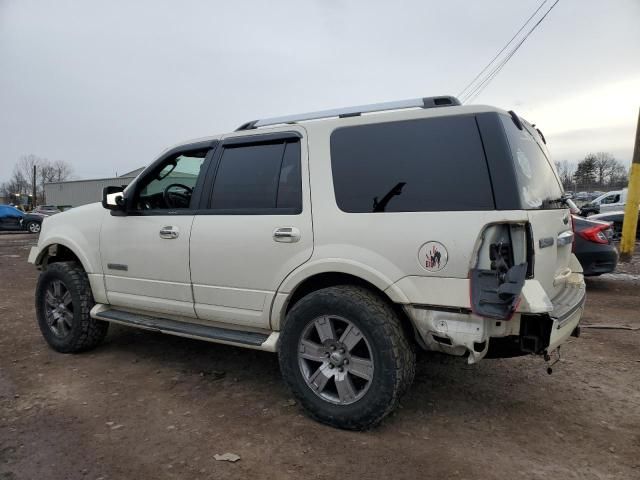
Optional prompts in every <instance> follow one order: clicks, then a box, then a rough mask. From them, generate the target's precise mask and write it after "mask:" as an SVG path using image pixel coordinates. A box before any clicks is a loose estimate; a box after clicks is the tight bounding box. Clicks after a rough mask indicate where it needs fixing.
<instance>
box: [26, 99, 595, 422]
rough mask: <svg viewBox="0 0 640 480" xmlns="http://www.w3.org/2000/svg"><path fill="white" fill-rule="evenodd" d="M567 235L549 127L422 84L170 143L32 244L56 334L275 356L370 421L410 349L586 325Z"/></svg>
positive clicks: (321, 398)
mask: <svg viewBox="0 0 640 480" xmlns="http://www.w3.org/2000/svg"><path fill="white" fill-rule="evenodd" d="M103 208H104V209H106V210H103ZM572 242H573V232H572V224H571V217H570V213H569V209H568V208H567V207H566V206H565V204H564V201H563V191H562V187H561V185H560V182H559V181H558V177H557V173H556V172H555V169H554V167H553V163H552V162H551V161H550V158H549V154H548V151H547V147H546V143H545V139H544V136H543V135H542V133H541V132H540V131H539V130H537V129H536V128H535V127H534V126H533V125H530V124H529V123H527V122H526V121H525V120H523V119H521V118H520V117H518V116H517V115H516V114H515V113H513V112H506V111H503V110H500V109H497V108H493V107H488V106H462V105H460V103H459V102H458V101H457V100H456V99H455V98H453V97H428V98H421V99H416V100H408V101H400V102H391V103H387V104H378V105H367V106H360V107H349V108H344V109H339V110H332V111H326V112H314V113H309V114H300V115H292V116H288V117H278V118H273V119H262V120H255V121H252V122H247V123H246V124H244V125H242V126H241V127H240V128H239V129H238V130H236V131H235V132H231V133H227V134H223V135H217V136H214V137H210V138H205V139H199V140H197V141H193V142H186V143H184V144H180V145H178V146H176V147H174V148H172V149H170V150H167V151H165V152H164V153H163V154H162V155H161V156H160V157H159V158H158V159H157V160H156V161H155V162H153V163H152V164H151V165H150V166H149V167H147V168H146V169H145V170H144V171H143V172H142V173H141V174H140V175H139V176H138V177H137V178H136V180H135V181H134V182H132V183H131V184H130V185H129V186H128V187H127V188H126V189H125V190H124V191H122V189H120V188H118V187H108V188H107V189H106V190H105V192H104V196H103V203H102V206H100V205H98V204H96V205H89V206H85V207H81V208H77V209H73V210H71V211H70V212H64V213H62V214H58V215H55V216H54V217H51V218H50V219H49V220H47V222H45V224H44V228H43V231H42V233H41V235H40V238H39V241H38V246H37V247H34V249H33V250H32V252H31V255H30V256H29V260H30V261H31V262H32V263H34V264H36V265H37V266H38V267H39V268H40V269H41V270H42V273H41V275H40V280H39V282H38V287H37V290H36V311H37V314H38V321H39V325H40V329H41V330H42V333H43V335H44V337H45V339H46V340H47V341H48V343H49V344H50V345H51V346H52V347H53V348H54V349H56V350H58V351H61V352H78V351H82V350H86V349H89V348H91V347H94V346H95V345H97V344H98V343H100V342H101V341H102V339H103V338H104V336H105V335H106V332H107V326H108V324H109V322H115V323H120V324H125V325H129V326H133V327H139V328H145V329H150V330H155V331H159V332H162V333H168V334H173V335H181V336H186V337H189V338H196V339H202V340H206V341H210V342H217V343H225V344H230V345H236V346H241V347H247V348H255V349H261V350H265V351H271V352H277V353H278V356H279V361H280V367H281V371H282V374H283V377H284V379H285V381H286V383H287V384H288V385H289V387H290V388H291V390H292V392H293V394H294V395H295V397H296V398H297V399H298V401H299V403H300V405H301V406H302V407H303V408H304V409H305V410H306V411H307V413H308V414H310V415H311V416H313V417H314V418H316V419H318V420H320V421H322V422H325V423H328V424H330V425H334V426H337V427H340V428H349V429H365V428H370V427H372V426H373V425H375V424H376V423H378V422H379V421H380V420H381V419H382V418H384V417H385V416H386V415H387V414H388V413H389V412H391V411H392V410H393V409H394V408H395V407H396V406H397V405H398V402H399V399H400V397H401V396H402V394H403V393H404V392H406V391H407V389H408V387H409V385H410V384H411V382H412V380H413V376H414V371H415V347H416V346H419V347H421V348H424V349H427V350H434V351H440V352H444V353H448V354H452V355H456V356H460V357H463V358H466V360H467V361H468V362H469V363H476V362H478V361H480V360H481V359H483V358H485V357H512V356H517V355H524V354H536V355H540V356H543V357H544V358H546V359H548V358H549V356H550V355H551V354H552V353H553V352H554V351H556V350H557V349H558V347H559V346H560V345H561V344H562V343H563V342H565V341H566V340H567V338H568V337H569V336H570V335H571V334H572V333H573V334H577V333H578V331H579V327H578V325H579V322H580V318H581V316H582V311H583V306H584V299H585V286H584V280H583V276H582V269H581V267H580V264H579V263H578V261H577V259H576V258H575V256H574V255H573V254H572V252H571V249H572ZM498 367H499V365H497V364H496V368H498Z"/></svg>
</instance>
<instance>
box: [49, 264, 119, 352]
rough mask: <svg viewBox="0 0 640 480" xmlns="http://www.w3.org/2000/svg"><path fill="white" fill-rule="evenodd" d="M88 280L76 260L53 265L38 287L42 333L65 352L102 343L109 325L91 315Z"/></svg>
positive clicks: (54, 345)
mask: <svg viewBox="0 0 640 480" xmlns="http://www.w3.org/2000/svg"><path fill="white" fill-rule="evenodd" d="M93 305H94V301H93V295H92V293H91V287H90V285H89V279H88V278H87V274H86V273H85V272H84V270H83V269H82V267H80V265H78V264H77V263H75V262H57V263H52V264H50V265H49V266H48V267H47V269H46V270H43V271H42V273H40V278H39V279H38V285H37V286H36V315H37V317H38V326H39V327H40V331H41V332H42V336H43V337H44V339H45V340H46V341H47V343H48V344H49V346H51V348H53V349H54V350H57V351H58V352H62V353H73V352H79V351H82V350H89V349H91V348H93V347H95V346H97V345H98V344H99V343H101V342H102V340H103V339H104V337H105V336H106V335H107V330H108V328H109V324H108V323H107V322H102V321H100V320H95V319H93V318H91V317H90V315H89V312H90V311H91V308H92V307H93Z"/></svg>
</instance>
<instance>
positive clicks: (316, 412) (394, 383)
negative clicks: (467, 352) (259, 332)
mask: <svg viewBox="0 0 640 480" xmlns="http://www.w3.org/2000/svg"><path fill="white" fill-rule="evenodd" d="M279 352H280V355H279V358H280V368H281V371H282V374H283V377H284V379H285V381H286V382H287V384H288V385H289V387H290V389H291V390H292V392H293V394H294V396H295V397H296V398H297V399H298V401H299V402H300V404H301V405H302V407H303V408H304V409H305V410H306V411H307V413H308V414H309V415H310V416H311V417H313V418H315V419H317V420H319V421H321V422H323V423H326V424H329V425H332V426H334V427H338V428H345V429H349V430H364V429H368V428H371V427H373V426H375V425H376V424H377V423H379V422H380V421H381V420H382V419H383V418H384V417H385V416H386V415H388V414H389V413H390V412H391V411H393V409H394V408H396V406H397V405H398V402H399V400H400V396H401V395H402V394H403V393H404V392H405V391H406V390H407V388H408V386H409V384H410V383H411V382H412V380H413V376H414V371H415V356H414V352H413V348H412V347H411V345H410V344H409V342H408V340H407V338H406V336H405V335H404V332H403V329H402V325H401V324H400V319H399V318H398V316H397V315H396V313H395V312H394V311H393V309H392V308H391V307H390V306H389V305H388V304H387V303H386V302H385V301H384V300H383V299H381V298H379V297H378V296H376V295H375V294H373V293H372V292H370V291H368V290H366V289H364V288H361V287H356V286H350V285H349V286H346V285H345V286H337V287H330V288H325V289H322V290H318V291H316V292H314V293H312V294H310V295H308V296H306V297H304V298H303V299H302V300H300V301H299V302H298V303H296V305H294V307H293V308H292V309H291V311H290V312H289V313H288V315H287V318H286V321H285V324H284V327H283V329H282V332H281V336H280V348H279Z"/></svg>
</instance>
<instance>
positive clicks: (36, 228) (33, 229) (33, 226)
mask: <svg viewBox="0 0 640 480" xmlns="http://www.w3.org/2000/svg"><path fill="white" fill-rule="evenodd" d="M40 228H41V227H40V224H39V223H38V222H29V223H27V230H28V231H29V232H30V233H40Z"/></svg>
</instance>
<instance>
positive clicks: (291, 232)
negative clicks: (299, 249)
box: [273, 227, 300, 243]
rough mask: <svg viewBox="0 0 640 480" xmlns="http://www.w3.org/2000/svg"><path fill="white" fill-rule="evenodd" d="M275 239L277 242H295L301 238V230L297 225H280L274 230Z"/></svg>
mask: <svg viewBox="0 0 640 480" xmlns="http://www.w3.org/2000/svg"><path fill="white" fill-rule="evenodd" d="M273 239H274V240H275V241H276V242H282V243H295V242H297V241H298V240H300V230H298V229H297V228H296V227H280V228H276V229H275V230H274V231H273Z"/></svg>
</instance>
